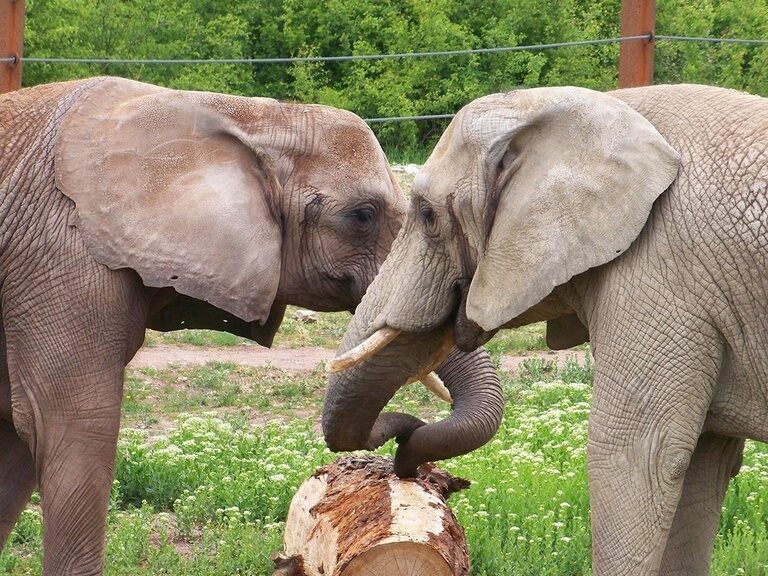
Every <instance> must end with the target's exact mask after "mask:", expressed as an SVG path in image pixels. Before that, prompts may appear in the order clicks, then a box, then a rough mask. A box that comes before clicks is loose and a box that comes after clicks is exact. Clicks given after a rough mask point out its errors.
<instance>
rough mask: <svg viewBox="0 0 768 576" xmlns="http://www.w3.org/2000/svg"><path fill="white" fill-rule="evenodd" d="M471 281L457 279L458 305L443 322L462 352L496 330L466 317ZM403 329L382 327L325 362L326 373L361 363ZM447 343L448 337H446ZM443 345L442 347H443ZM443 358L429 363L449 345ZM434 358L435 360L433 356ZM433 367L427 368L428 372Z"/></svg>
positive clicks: (469, 349) (481, 341) (477, 344)
mask: <svg viewBox="0 0 768 576" xmlns="http://www.w3.org/2000/svg"><path fill="white" fill-rule="evenodd" d="M469 284H470V280H459V281H458V282H457V283H456V290H457V292H458V293H459V298H458V302H459V304H458V307H457V309H456V310H455V311H454V313H453V314H451V315H450V316H449V318H448V320H447V321H446V322H445V323H446V324H452V325H453V329H452V330H451V331H450V333H451V342H452V343H453V344H455V345H456V347H457V348H459V349H460V350H463V351H465V352H471V351H472V350H475V349H477V348H479V347H480V346H482V345H483V344H485V343H486V342H488V341H489V340H490V339H491V338H492V337H493V336H494V334H495V332H496V331H493V332H486V331H484V330H483V329H482V328H481V327H480V326H479V325H478V324H476V323H475V322H473V321H472V320H470V319H469V318H467V293H468V291H469ZM401 333H403V330H401V329H399V328H393V327H390V326H387V325H384V326H382V327H381V328H379V329H378V330H376V331H375V332H374V333H373V334H371V335H370V336H369V337H368V338H366V339H365V340H363V341H362V342H361V343H360V344H358V345H357V346H355V347H354V348H351V349H350V350H348V351H347V352H345V353H344V354H342V355H341V356H338V357H336V358H334V359H333V360H331V361H330V362H329V363H328V368H327V369H328V372H330V373H335V372H340V371H342V370H346V369H348V368H352V367H354V366H357V365H358V364H361V363H363V362H365V361H366V360H368V359H369V358H371V357H372V356H374V355H376V354H377V353H378V352H380V351H381V350H383V349H384V348H386V347H387V346H388V345H389V344H390V343H391V342H393V341H394V340H395V339H396V338H397V337H398V336H399V335H400V334H401ZM446 342H447V340H446ZM444 347H445V345H444V346H443V348H444ZM443 348H441V351H444V354H443V355H442V357H440V358H439V361H437V362H436V363H433V362H431V363H430V364H431V365H432V364H434V366H437V365H438V364H439V363H440V361H442V360H443V359H444V358H445V356H447V354H448V350H449V348H445V349H444V350H443ZM433 360H434V359H433ZM432 369H433V368H430V370H429V371H431V370H432ZM429 371H426V370H425V371H424V373H423V374H422V375H420V376H416V377H415V378H414V380H421V379H422V377H426V376H427V374H428V373H429Z"/></svg>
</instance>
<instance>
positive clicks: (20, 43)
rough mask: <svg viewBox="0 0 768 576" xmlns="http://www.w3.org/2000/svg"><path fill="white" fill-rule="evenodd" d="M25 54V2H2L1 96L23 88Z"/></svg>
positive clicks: (0, 8)
mask: <svg viewBox="0 0 768 576" xmlns="http://www.w3.org/2000/svg"><path fill="white" fill-rule="evenodd" d="M23 52H24V0H0V58H14V60H13V61H11V62H5V61H3V62H0V94H2V93H3V92H11V91H12V90H18V89H19V88H21V57H22V54H23Z"/></svg>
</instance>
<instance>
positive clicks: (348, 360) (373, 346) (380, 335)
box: [326, 326, 401, 374]
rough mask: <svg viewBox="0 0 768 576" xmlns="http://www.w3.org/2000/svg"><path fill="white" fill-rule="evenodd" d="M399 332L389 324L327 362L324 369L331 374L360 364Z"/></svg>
mask: <svg viewBox="0 0 768 576" xmlns="http://www.w3.org/2000/svg"><path fill="white" fill-rule="evenodd" d="M400 332H401V331H400V330H397V329H396V328H390V327H389V326H385V327H384V328H381V329H379V330H377V331H376V332H374V333H373V334H371V336H369V337H368V338H367V339H366V340H364V341H363V342H361V343H360V344H358V345H357V346H355V347H354V348H352V349H351V350H348V351H347V352H345V353H344V354H342V355H341V356H338V357H336V358H334V359H333V360H331V361H330V362H328V364H327V366H326V370H327V371H328V372H330V373H331V374H333V373H334V372H341V371H342V370H346V369H347V368H351V367H352V366H356V365H357V364H360V363H361V362H363V361H364V360H367V359H368V358H370V357H371V356H373V355H374V354H376V352H378V351H379V350H381V349H382V348H384V347H385V346H386V345H387V344H389V343H390V342H392V340H394V339H395V338H397V335H398V334H400Z"/></svg>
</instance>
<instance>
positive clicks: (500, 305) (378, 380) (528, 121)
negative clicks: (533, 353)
mask: <svg viewBox="0 0 768 576" xmlns="http://www.w3.org/2000/svg"><path fill="white" fill-rule="evenodd" d="M677 168H678V155H677V153H676V152H675V151H674V150H673V149H672V148H671V147H670V146H669V145H668V144H667V143H666V141H665V140H664V139H663V138H662V137H661V135H660V134H659V133H658V132H657V131H656V130H655V129H654V128H653V126H652V125H651V124H650V123H649V122H648V121H647V120H645V118H643V117H642V116H640V115H639V114H638V113H636V112H635V111H633V110H632V109H631V108H630V107H629V106H627V105H626V104H624V103H623V102H621V101H619V100H617V99H616V98H614V97H611V96H609V95H606V94H601V93H597V92H593V91H590V90H586V89H580V88H541V89H531V90H521V91H514V92H510V93H505V94H495V95H491V96H487V97H484V98H480V99H478V100H476V101H474V102H472V103H470V104H469V105H467V106H466V107H465V108H463V109H462V110H461V111H460V112H459V113H458V114H457V116H456V117H455V119H454V120H453V121H452V122H451V124H450V126H449V127H448V128H447V130H446V131H445V133H444V134H443V136H442V138H441V139H440V141H439V143H438V144H437V146H436V147H435V149H434V151H433V152H432V154H431V156H430V158H429V159H428V161H427V163H426V164H425V166H424V167H423V169H422V170H421V172H420V173H419V174H418V175H417V177H416V179H415V180H414V182H413V186H412V196H411V203H410V207H409V209H408V213H407V216H406V221H405V224H404V226H403V229H402V230H401V232H400V234H399V236H398V237H397V239H396V240H395V243H394V245H393V248H392V252H391V254H390V256H389V257H388V259H387V260H386V261H385V263H384V265H383V266H382V269H381V271H380V273H379V275H378V276H377V277H376V279H375V281H374V282H373V284H372V285H371V286H370V287H369V290H368V292H367V294H366V295H365V297H364V299H363V301H362V303H361V304H360V306H359V307H358V311H357V314H356V316H355V318H354V319H353V321H352V323H351V324H350V326H349V328H348V331H347V334H346V335H345V337H344V340H343V342H342V344H341V348H340V353H345V352H346V351H348V350H349V349H350V348H352V347H354V346H356V345H358V344H359V343H360V342H363V341H365V340H366V339H368V338H369V337H370V336H371V335H374V334H376V333H378V332H379V331H380V330H381V329H382V328H388V329H390V330H389V333H390V334H393V335H394V334H397V336H396V337H395V338H394V340H393V341H392V342H391V343H389V344H388V345H387V346H386V347H384V348H383V349H381V350H378V351H375V352H374V353H373V355H371V356H368V357H366V358H364V359H360V360H359V363H358V364H357V365H355V366H354V367H352V368H349V369H347V370H345V371H342V372H338V373H335V374H332V375H331V376H330V378H329V387H328V392H327V396H326V404H325V410H324V415H323V429H324V433H325V438H326V441H327V443H328V445H329V446H330V447H331V448H332V449H335V450H351V449H359V448H365V447H368V446H371V445H375V444H378V443H380V441H381V438H380V436H381V434H382V430H385V431H386V433H387V434H389V435H396V436H400V441H401V445H400V447H399V449H398V457H397V458H396V470H399V473H403V474H413V473H414V472H415V470H416V466H418V464H420V463H421V462H424V461H427V460H431V459H443V458H448V457H451V456H454V455H458V454H462V453H465V452H467V451H469V450H472V449H474V448H475V447H477V446H479V445H481V444H483V443H484V442H486V441H487V440H488V439H489V438H490V437H491V436H492V435H493V434H494V433H495V430H496V427H497V426H498V422H499V419H500V409H501V408H500V400H499V395H498V392H497V382H495V381H494V379H493V378H491V377H490V376H489V373H488V371H487V369H486V368H485V367H480V368H478V364H477V362H478V355H479V354H480V353H479V352H474V353H470V354H466V355H464V356H462V355H461V353H460V352H458V351H454V352H453V353H452V356H451V357H450V358H449V360H448V362H449V364H450V369H449V370H448V372H449V375H446V386H448V388H449V389H451V391H452V393H454V390H458V392H459V397H458V398H456V394H455V393H454V400H455V407H454V412H453V414H452V415H451V416H450V417H449V419H448V420H445V421H443V422H439V423H437V424H433V425H427V426H422V425H421V423H420V422H417V423H413V422H412V421H411V422H410V423H406V421H407V419H406V418H405V417H403V416H397V417H395V416H391V415H387V414H386V413H385V414H382V415H381V416H379V412H380V411H381V410H382V409H383V408H384V406H385V404H386V403H387V401H388V400H389V399H390V398H391V396H392V394H393V393H394V392H395V391H396V390H397V389H398V388H399V387H400V386H401V385H403V384H404V383H405V382H406V381H407V380H408V379H409V378H410V377H412V376H414V375H420V374H422V373H424V372H425V371H426V370H428V369H429V368H430V367H431V366H432V365H434V364H435V363H436V362H438V361H439V360H440V358H441V357H442V356H444V355H445V350H446V348H447V344H446V343H448V344H450V343H455V344H457V345H458V347H459V348H460V349H463V350H472V349H475V348H476V347H478V346H480V345H481V344H483V343H485V342H486V341H487V340H488V339H490V338H491V337H492V336H493V334H494V333H495V332H496V331H498V330H499V329H500V328H502V327H505V326H507V327H509V326H514V325H521V324H525V323H528V322H530V321H538V320H551V321H552V322H553V324H552V327H555V328H560V329H561V330H575V332H573V333H571V334H559V335H553V336H552V337H551V338H550V341H551V342H553V343H558V342H559V343H567V344H569V345H573V344H574V343H577V342H576V341H578V340H583V339H585V338H586V330H585V329H584V327H583V326H582V325H581V323H580V322H579V320H578V319H577V318H576V316H574V315H573V314H574V312H575V311H574V310H573V309H572V308H570V307H569V305H568V303H567V301H564V300H563V299H561V298H559V297H558V296H557V290H556V288H557V287H559V286H562V285H564V284H566V283H568V281H569V280H570V279H572V278H573V277H574V276H576V275H579V274H581V273H583V272H585V271H587V270H588V269H590V268H593V267H597V266H601V265H603V264H605V263H607V262H609V261H610V260H612V259H614V258H617V257H618V256H619V255H621V254H622V253H623V252H624V251H625V250H627V248H628V247H629V245H630V244H631V243H632V242H633V240H634V239H635V238H636V237H637V235H638V234H639V232H640V230H641V229H642V228H643V226H644V225H645V223H646V219H647V218H648V215H649V213H650V210H651V207H652V205H653V203H654V201H655V199H656V198H657V197H658V196H659V195H660V194H661V193H662V192H663V191H664V190H665V189H666V188H667V187H668V186H669V185H670V184H671V183H672V181H673V180H674V178H675V176H676V173H677ZM473 363H474V364H473ZM450 374H453V375H454V376H456V375H458V378H451V377H450ZM478 374H480V376H478ZM392 422H394V424H393V425H389V424H392ZM413 429H415V432H413V433H412V434H411V433H410V432H411V431H412V430H413ZM398 460H399V462H398Z"/></svg>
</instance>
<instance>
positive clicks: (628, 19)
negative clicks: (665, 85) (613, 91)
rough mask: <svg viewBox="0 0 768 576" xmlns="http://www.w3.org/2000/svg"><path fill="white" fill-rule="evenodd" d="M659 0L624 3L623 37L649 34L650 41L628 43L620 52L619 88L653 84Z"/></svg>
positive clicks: (622, 9)
mask: <svg viewBox="0 0 768 576" xmlns="http://www.w3.org/2000/svg"><path fill="white" fill-rule="evenodd" d="M655 29H656V0H622V2H621V35H622V36H640V35H643V34H649V35H650V38H649V39H648V40H627V41H625V42H622V43H621V46H620V48H619V88H632V87H634V86H650V85H651V84H653V47H654V44H655V40H654V33H655Z"/></svg>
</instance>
